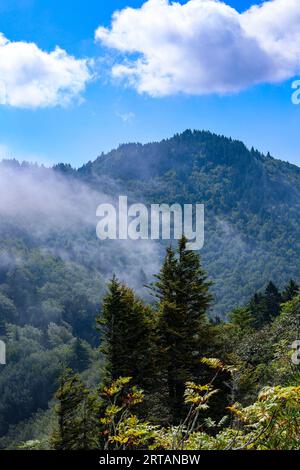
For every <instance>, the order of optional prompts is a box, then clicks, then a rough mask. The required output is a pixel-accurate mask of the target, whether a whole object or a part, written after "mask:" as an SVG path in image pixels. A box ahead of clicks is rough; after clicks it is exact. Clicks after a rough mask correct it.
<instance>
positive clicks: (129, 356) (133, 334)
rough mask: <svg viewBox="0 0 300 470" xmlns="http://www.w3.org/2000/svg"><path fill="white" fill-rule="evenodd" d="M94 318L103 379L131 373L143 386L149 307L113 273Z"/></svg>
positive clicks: (147, 363)
mask: <svg viewBox="0 0 300 470" xmlns="http://www.w3.org/2000/svg"><path fill="white" fill-rule="evenodd" d="M97 322H98V326H99V329H100V332H101V347H100V350H101V352H102V353H103V354H104V356H105V374H104V375H105V378H104V383H106V382H107V381H108V382H110V381H112V380H116V379H118V378H119V377H133V379H134V382H135V384H137V385H139V386H141V387H145V386H147V379H148V378H149V377H150V376H151V361H152V358H151V330H152V324H153V312H152V310H151V308H150V307H148V306H146V305H144V303H143V302H142V301H141V300H139V299H138V298H137V297H136V296H135V294H134V292H133V291H132V289H130V288H128V287H127V286H125V285H123V284H121V283H120V282H119V281H118V280H117V279H116V277H113V279H112V281H111V282H110V284H109V286H108V293H107V295H106V297H105V298H104V301H103V309H102V313H101V315H100V316H99V317H98V319H97Z"/></svg>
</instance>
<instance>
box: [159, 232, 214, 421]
mask: <svg viewBox="0 0 300 470" xmlns="http://www.w3.org/2000/svg"><path fill="white" fill-rule="evenodd" d="M186 242H187V241H186V239H185V237H183V238H182V239H181V240H180V242H179V245H178V249H177V251H176V252H174V251H173V249H172V248H169V249H168V250H167V255H166V258H165V261H164V263H163V266H162V268H161V271H160V273H159V274H158V275H157V276H156V279H157V280H156V282H155V283H154V285H153V286H152V291H153V293H154V295H155V296H156V298H157V300H158V307H159V317H160V320H159V345H158V348H159V350H160V354H161V364H162V367H164V368H165V370H166V375H167V384H168V398H169V405H170V410H171V415H172V419H173V422H174V423H177V422H178V421H179V420H180V418H181V415H182V407H183V395H184V388H185V383H186V382H187V381H188V380H194V378H195V376H196V375H197V373H198V371H199V359H200V358H201V356H202V355H203V354H204V349H205V345H206V342H207V341H208V331H209V325H208V322H207V318H206V315H205V314H206V311H207V309H208V307H209V305H210V302H211V300H212V297H211V295H210V293H209V286H210V283H209V282H207V277H206V273H205V271H204V270H203V269H202V267H201V263H200V258H199V255H198V254H196V253H195V252H192V251H189V250H187V248H186Z"/></svg>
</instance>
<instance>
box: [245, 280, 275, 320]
mask: <svg viewBox="0 0 300 470" xmlns="http://www.w3.org/2000/svg"><path fill="white" fill-rule="evenodd" d="M281 303H282V297H281V294H280V292H279V290H278V288H277V287H276V286H275V284H274V283H273V282H269V284H268V285H267V287H266V289H265V292H264V293H263V294H262V293H256V294H255V295H254V296H253V298H252V299H251V301H250V304H249V309H250V311H251V313H252V316H253V326H254V327H255V328H256V329H260V328H262V327H263V326H264V325H266V324H267V323H270V322H272V321H273V320H274V318H276V317H277V316H278V315H279V314H280V305H281Z"/></svg>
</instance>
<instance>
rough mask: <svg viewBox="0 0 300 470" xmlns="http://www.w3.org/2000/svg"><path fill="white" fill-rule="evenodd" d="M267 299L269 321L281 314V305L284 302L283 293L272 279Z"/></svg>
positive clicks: (266, 292)
mask: <svg viewBox="0 0 300 470" xmlns="http://www.w3.org/2000/svg"><path fill="white" fill-rule="evenodd" d="M265 301H266V306H267V312H268V321H271V320H273V319H274V318H275V317H278V315H279V314H280V305H281V303H282V297H281V294H280V292H279V290H278V288H277V287H276V286H275V284H274V283H273V282H272V281H271V282H269V284H268V285H267V287H266V290H265Z"/></svg>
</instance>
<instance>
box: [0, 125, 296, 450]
mask: <svg viewBox="0 0 300 470" xmlns="http://www.w3.org/2000/svg"><path fill="white" fill-rule="evenodd" d="M299 179H300V170H299V168H297V167H295V166H293V165H290V164H288V163H284V162H281V161H279V160H275V159H273V158H272V157H271V156H270V155H266V156H264V155H262V154H261V153H260V152H258V151H256V150H254V149H251V150H248V149H247V148H246V147H245V146H244V145H243V144H242V143H241V142H237V141H233V140H232V139H227V138H225V137H219V136H216V135H213V134H211V133H209V132H198V131H194V132H193V131H186V132H184V133H183V134H180V135H176V136H174V137H173V138H172V139H168V140H165V141H163V142H160V143H152V144H147V145H141V144H126V145H121V146H120V147H119V148H118V149H117V150H114V151H112V152H110V153H109V154H107V155H101V156H100V157H99V158H98V159H97V160H95V162H90V163H88V164H87V165H85V166H83V167H82V168H80V169H78V170H75V169H73V168H71V167H70V166H68V165H63V164H61V165H57V166H56V167H54V168H53V169H47V168H44V167H39V166H37V165H29V164H26V163H23V164H19V163H18V162H16V161H6V162H2V163H1V165H0V183H1V185H0V192H1V200H0V339H2V340H4V341H5V343H6V345H7V364H6V365H5V366H0V447H1V448H30V449H31V448H33V449H39V448H42V449H48V448H66V449H68V448H71V449H77V448H81V447H82V446H83V447H84V448H88V449H90V448H109V449H110V448H112V449H115V448H123V447H126V448H127V447H129V448H158V449H170V448H184V449H189V448H190V449H196V448H197V449H198V448H208V449H212V448H220V449H225V448H291V449H295V448H298V447H297V446H299V444H298V443H297V442H299V431H298V429H299V427H298V426H299V406H298V403H299V388H297V387H299V366H297V365H296V364H293V362H292V361H291V356H292V354H293V350H292V349H291V345H292V343H293V342H294V341H295V340H296V339H298V335H299V322H300V316H299V315H300V300H299V290H298V289H299V287H298V283H299V265H298V262H297V261H298V258H299V251H300V246H299V214H300V211H299V203H300V184H299ZM120 194H128V196H129V199H130V200H132V201H139V202H145V203H149V204H150V203H161V202H164V203H174V202H180V203H186V202H188V203H196V202H197V203H204V204H205V218H206V219H205V246H204V248H203V250H201V262H200V259H199V257H198V254H195V253H193V252H187V251H186V249H185V247H184V240H182V241H181V242H180V244H179V246H178V247H176V245H175V243H173V248H169V247H168V246H166V244H164V243H157V242H151V241H149V242H148V241H141V242H139V243H132V242H130V241H126V242H124V243H122V242H121V241H113V242H112V241H107V242H100V241H99V240H98V239H97V238H96V234H95V227H96V223H97V220H96V217H95V212H96V207H97V204H99V203H101V202H103V201H114V200H115V198H117V197H118V196H119V195H120ZM166 249H167V255H165V253H166ZM114 273H115V277H113V274H114ZM206 273H207V274H206ZM155 274H156V276H155ZM112 319H113V321H112ZM112 325H114V327H113V330H112ZM217 390H218V391H217ZM174 430H175V431H174ZM174 433H175V437H174Z"/></svg>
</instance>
